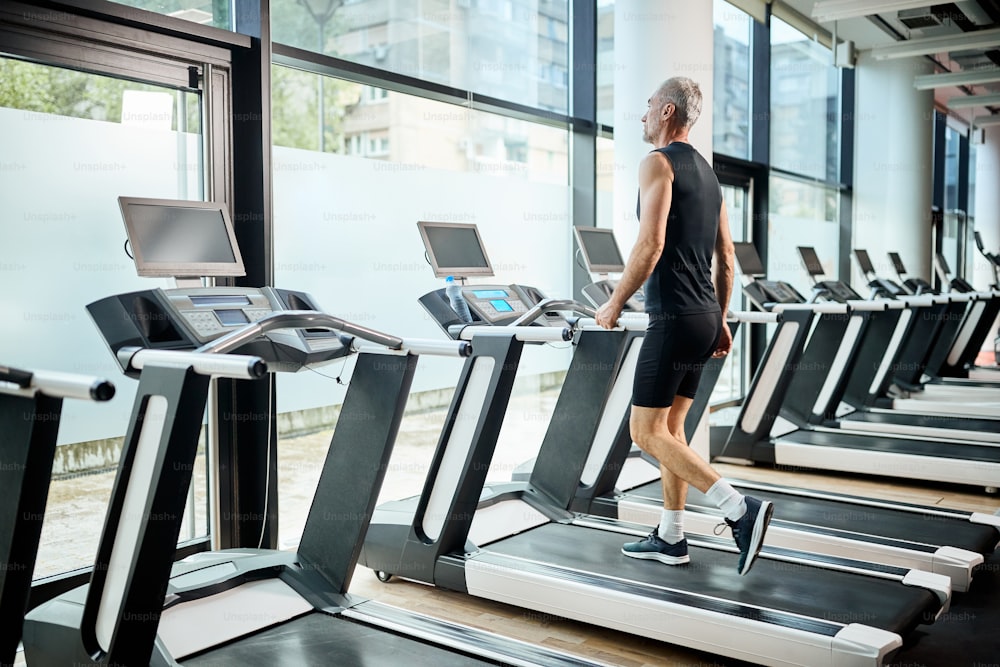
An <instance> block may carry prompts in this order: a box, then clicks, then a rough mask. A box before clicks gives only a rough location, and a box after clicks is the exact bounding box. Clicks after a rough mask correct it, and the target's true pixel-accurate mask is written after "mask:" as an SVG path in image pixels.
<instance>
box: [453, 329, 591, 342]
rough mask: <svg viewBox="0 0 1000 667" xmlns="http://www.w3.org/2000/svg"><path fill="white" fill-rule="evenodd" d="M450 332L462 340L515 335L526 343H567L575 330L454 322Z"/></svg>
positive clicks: (571, 338)
mask: <svg viewBox="0 0 1000 667" xmlns="http://www.w3.org/2000/svg"><path fill="white" fill-rule="evenodd" d="M448 332H449V334H450V335H452V336H455V337H457V338H459V339H461V340H472V339H473V337H474V336H513V337H514V338H515V339H516V340H519V341H521V342H525V343H552V342H558V343H565V342H567V341H571V340H573V330H572V329H571V328H569V327H516V326H514V325H513V324H508V325H505V326H499V327H491V326H489V325H483V324H471V325H462V324H453V325H452V326H450V327H448Z"/></svg>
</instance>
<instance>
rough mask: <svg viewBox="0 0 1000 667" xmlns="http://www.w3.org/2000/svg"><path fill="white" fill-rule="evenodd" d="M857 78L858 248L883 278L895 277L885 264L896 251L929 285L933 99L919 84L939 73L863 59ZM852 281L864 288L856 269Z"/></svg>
mask: <svg viewBox="0 0 1000 667" xmlns="http://www.w3.org/2000/svg"><path fill="white" fill-rule="evenodd" d="M856 71H857V74H856V76H857V79H856V82H857V97H856V100H857V101H856V104H855V123H854V128H855V130H854V131H855V136H854V247H855V248H863V249H865V250H867V251H868V254H869V255H870V256H871V258H872V263H873V264H874V265H875V269H876V270H877V271H878V272H879V275H881V276H883V277H886V278H889V279H892V280H894V279H895V278H896V274H895V272H894V271H893V269H892V265H891V264H890V263H889V259H888V258H887V257H886V253H888V252H890V251H896V252H898V253H899V254H900V257H902V259H903V262H904V263H905V264H906V269H907V271H908V272H909V273H910V275H919V276H923V277H924V278H927V279H929V278H930V275H931V270H930V269H931V266H930V256H931V220H930V210H931V194H932V193H931V186H932V180H931V176H932V172H933V164H932V159H933V133H934V127H933V125H934V94H933V91H920V90H916V89H915V88H914V87H913V77H914V76H916V75H918V74H930V73H931V72H932V71H933V70H932V69H931V65H930V63H926V62H924V60H923V59H920V58H903V59H899V60H874V59H872V58H871V57H870V56H868V55H863V56H862V57H861V59H860V60H859V62H858V65H857V70H856ZM852 264H853V262H852ZM851 277H852V280H851V282H852V283H853V284H855V285H864V284H865V283H863V282H860V281H861V273H860V272H859V271H858V269H857V265H854V268H853V269H852V275H851Z"/></svg>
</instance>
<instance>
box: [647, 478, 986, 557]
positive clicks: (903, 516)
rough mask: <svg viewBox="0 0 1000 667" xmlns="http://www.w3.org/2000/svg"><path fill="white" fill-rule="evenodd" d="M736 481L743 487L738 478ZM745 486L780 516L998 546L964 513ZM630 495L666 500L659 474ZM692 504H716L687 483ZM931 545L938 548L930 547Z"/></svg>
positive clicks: (976, 546)
mask: <svg viewBox="0 0 1000 667" xmlns="http://www.w3.org/2000/svg"><path fill="white" fill-rule="evenodd" d="M733 484H734V486H736V487H737V488H739V487H740V483H739V482H738V481H737V482H733ZM744 492H745V493H749V494H750V495H752V496H753V497H755V498H760V499H762V500H770V501H771V502H773V503H774V519H775V520H776V521H792V522H795V523H801V524H808V525H811V526H818V527H820V528H833V529H836V530H846V531H852V532H858V533H865V534H868V535H873V536H876V537H880V538H889V539H892V540H906V541H913V542H918V543H921V544H936V545H942V546H949V547H956V548H959V549H967V550H968V551H974V552H976V553H981V554H990V553H993V550H994V549H995V548H996V546H997V530H996V528H994V527H992V526H986V525H983V524H976V523H972V522H970V521H968V520H963V519H962V518H961V517H956V518H947V517H942V516H936V515H932V514H928V515H925V514H919V513H916V512H904V511H900V510H893V509H889V508H886V507H869V506H866V505H855V504H853V503H850V502H843V501H837V500H823V499H820V498H806V497H802V496H796V495H793V494H790V493H782V492H781V491H779V490H777V489H758V488H753V489H745V490H744ZM628 495H629V496H633V497H641V498H648V499H649V500H651V501H653V502H656V503H657V504H660V503H662V502H663V486H662V485H661V484H660V482H659V480H657V481H655V482H650V483H649V484H644V485H642V486H640V487H637V488H635V489H633V490H632V491H629V494H628ZM688 504H690V505H695V506H698V507H712V504H711V503H709V502H708V500H707V499H706V498H705V495H704V494H702V493H699V492H698V490H697V489H693V488H691V489H688ZM876 541H877V540H876ZM927 551H928V552H931V551H934V548H933V547H928V548H927Z"/></svg>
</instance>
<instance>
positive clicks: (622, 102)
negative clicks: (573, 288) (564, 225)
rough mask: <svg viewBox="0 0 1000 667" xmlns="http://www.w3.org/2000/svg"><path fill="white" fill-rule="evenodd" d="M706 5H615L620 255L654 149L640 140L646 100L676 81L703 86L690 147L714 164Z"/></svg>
mask: <svg viewBox="0 0 1000 667" xmlns="http://www.w3.org/2000/svg"><path fill="white" fill-rule="evenodd" d="M712 4H713V3H712V2H708V1H706V0H698V1H697V2H692V1H691V0H617V2H615V56H614V57H615V62H614V72H615V92H614V127H615V170H614V174H615V182H614V217H613V229H614V230H615V235H616V236H617V237H618V243H619V245H620V246H621V248H622V253H623V254H624V253H628V252H629V251H631V249H632V246H633V245H634V244H635V239H636V236H637V234H638V229H639V224H638V221H637V220H636V217H635V204H636V197H637V194H638V180H637V179H638V173H639V162H640V160H642V158H643V156H644V155H645V154H646V153H648V152H649V151H650V150H651V149H652V148H653V147H652V146H651V145H650V144H647V143H645V142H643V140H642V123H641V122H640V120H639V119H640V118H642V115H643V114H644V113H645V112H646V101H647V100H648V99H649V96H650V95H651V94H652V93H653V92H654V91H655V90H656V89H657V88H658V87H659V85H660V84H661V83H663V82H664V81H666V80H667V79H669V78H670V77H672V76H687V77H690V78H691V79H694V80H695V81H696V82H697V83H698V85H699V86H700V87H701V93H702V98H703V101H702V109H701V117H700V118H699V119H698V121H697V122H696V123H695V125H694V127H693V128H692V130H691V133H690V139H691V143H692V145H693V146H694V147H695V148H696V149H697V150H698V151H699V152H700V153H701V154H702V155H703V156H704V157H705V159H706V160H708V161H709V163H711V162H712V72H713V54H714V40H713V30H714V23H713V20H712Z"/></svg>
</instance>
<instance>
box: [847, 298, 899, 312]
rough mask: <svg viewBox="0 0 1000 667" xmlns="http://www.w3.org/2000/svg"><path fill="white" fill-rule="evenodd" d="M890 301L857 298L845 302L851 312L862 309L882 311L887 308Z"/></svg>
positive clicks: (865, 310)
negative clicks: (860, 299)
mask: <svg viewBox="0 0 1000 667" xmlns="http://www.w3.org/2000/svg"><path fill="white" fill-rule="evenodd" d="M890 303H892V302H891V301H889V300H888V299H873V300H870V301H869V300H865V301H859V300H857V299H851V300H850V301H848V302H847V306H848V307H849V308H850V309H851V312H856V311H859V312H860V311H864V312H882V311H886V310H889V304H890Z"/></svg>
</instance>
